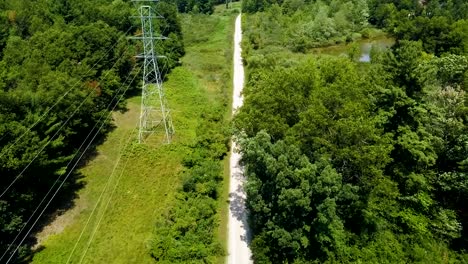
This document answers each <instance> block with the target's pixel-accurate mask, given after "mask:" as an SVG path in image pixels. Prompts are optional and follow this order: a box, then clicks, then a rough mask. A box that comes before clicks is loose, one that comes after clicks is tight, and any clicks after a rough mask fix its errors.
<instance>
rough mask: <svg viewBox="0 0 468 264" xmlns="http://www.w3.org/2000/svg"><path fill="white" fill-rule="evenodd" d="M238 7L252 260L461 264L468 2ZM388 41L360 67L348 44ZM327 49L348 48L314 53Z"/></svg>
mask: <svg viewBox="0 0 468 264" xmlns="http://www.w3.org/2000/svg"><path fill="white" fill-rule="evenodd" d="M351 7H352V8H351ZM242 9H243V11H244V12H245V13H246V14H245V15H244V16H245V18H244V22H243V29H244V42H243V53H244V54H243V58H244V63H245V64H246V66H247V73H248V76H247V84H246V87H245V89H244V96H245V104H244V106H243V107H242V108H241V109H240V112H239V114H238V115H237V117H236V118H235V120H234V127H235V135H236V137H237V140H238V142H239V144H240V149H239V151H240V152H241V153H242V157H243V159H242V163H243V165H244V166H245V173H246V177H247V183H246V192H247V207H248V210H249V212H250V215H249V223H250V227H251V229H252V236H253V238H252V242H251V248H252V253H253V260H254V262H255V263H466V262H467V261H468V255H467V253H466V250H467V249H468V240H467V238H468V233H467V230H468V214H467V209H466V207H465V206H466V204H467V202H468V195H467V194H468V189H467V186H468V185H467V184H468V174H467V173H468V137H467V135H468V96H467V91H468V3H467V2H466V1H463V0H449V1H440V0H427V1H395V0H384V1H379V0H368V1H366V0H349V1H345V0H323V1H305V0H284V1H272V0H268V1H267V0H266V1H254V0H244V1H243V3H242ZM381 34H385V35H386V36H389V37H392V38H394V39H395V44H394V45H393V46H392V47H391V48H389V49H383V48H378V47H373V48H372V49H371V51H370V62H360V61H359V60H358V59H357V57H356V56H355V53H356V50H354V48H355V46H354V45H353V42H355V41H359V40H363V39H367V38H370V39H372V38H373V37H375V36H377V35H381ZM331 45H342V46H345V47H348V51H347V52H343V53H342V54H340V55H338V56H332V55H326V54H322V55H314V54H315V53H314V51H316V50H317V49H318V48H319V49H321V48H323V47H328V46H331ZM346 45H347V46H346ZM358 52H359V51H358Z"/></svg>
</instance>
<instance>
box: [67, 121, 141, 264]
mask: <svg viewBox="0 0 468 264" xmlns="http://www.w3.org/2000/svg"><path fill="white" fill-rule="evenodd" d="M134 130H135V129H134ZM134 130H132V131H131V132H130V134H129V137H128V139H127V142H126V144H125V147H123V148H122V149H121V151H120V154H119V157H118V158H117V160H116V162H115V165H114V168H113V169H112V172H111V174H110V176H109V178H108V179H107V182H106V185H105V186H104V188H103V189H102V192H101V194H100V195H99V198H98V200H97V202H96V205H95V206H94V208H93V210H92V211H91V214H90V215H89V217H88V219H87V220H86V224H85V226H84V227H83V229H82V230H81V233H80V235H79V237H78V239H77V241H76V242H75V245H74V246H73V249H72V251H71V252H70V255H69V256H68V259H67V262H66V263H70V260H71V258H72V256H73V253H74V252H75V250H76V248H77V246H78V243H79V242H80V240H81V238H82V237H83V235H84V232H85V230H86V228H87V227H88V224H89V223H90V221H91V218H92V216H93V215H94V212H95V211H96V209H97V207H98V205H99V202H100V201H101V199H102V197H103V195H104V193H105V192H106V191H107V188H108V186H109V184H110V182H111V180H112V179H113V178H114V177H113V176H114V173H115V170H116V169H117V166H118V165H119V163H120V159H121V157H122V154H123V151H124V150H125V149H126V148H127V146H128V144H129V143H130V141H131V138H132V133H133V131H134ZM127 162H128V160H127ZM122 173H123V172H122ZM104 212H105V209H104Z"/></svg>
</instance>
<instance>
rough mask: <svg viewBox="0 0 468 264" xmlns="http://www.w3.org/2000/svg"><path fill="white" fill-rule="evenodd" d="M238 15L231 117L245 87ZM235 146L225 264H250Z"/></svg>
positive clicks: (231, 167) (242, 192) (243, 179)
mask: <svg viewBox="0 0 468 264" xmlns="http://www.w3.org/2000/svg"><path fill="white" fill-rule="evenodd" d="M241 41H242V29H241V15H239V16H238V17H237V18H236V29H235V33H234V81H233V85H234V92H233V98H232V99H233V100H232V109H233V113H235V112H236V110H237V109H238V108H239V107H241V106H242V104H243V98H242V95H241V93H242V88H243V87H244V66H243V65H242V57H241ZM235 150H236V144H235V142H233V143H232V148H231V159H230V169H231V177H230V185H229V226H228V230H229V234H228V237H229V238H228V239H229V241H228V261H227V263H228V264H249V263H253V262H252V260H251V259H250V258H251V255H252V253H251V251H250V248H249V242H250V232H249V229H248V224H247V212H246V209H245V198H246V195H245V192H244V188H243V184H244V181H245V178H244V174H243V170H242V167H241V166H240V165H239V160H240V154H239V153H237V152H236V151H235Z"/></svg>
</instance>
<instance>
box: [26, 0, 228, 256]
mask: <svg viewBox="0 0 468 264" xmlns="http://www.w3.org/2000/svg"><path fill="white" fill-rule="evenodd" d="M217 10H221V9H219V8H218V9H217ZM194 21H198V22H197V23H198V24H199V25H200V26H194V24H193V23H194ZM233 24H234V15H232V14H230V13H226V12H224V11H223V12H217V13H216V14H215V15H213V16H203V15H196V16H191V15H184V16H183V28H184V33H186V34H190V33H187V32H191V34H193V36H195V35H197V36H199V35H202V36H204V38H205V39H204V40H203V41H198V42H197V41H194V39H193V38H191V37H190V35H189V36H186V38H185V41H186V52H187V54H186V55H185V57H184V58H183V60H182V62H183V63H182V66H180V67H178V68H176V69H174V70H173V71H172V72H171V73H170V74H169V76H168V79H167V81H166V82H165V84H164V87H165V89H166V95H167V99H168V103H169V106H170V108H171V110H172V118H173V121H174V126H175V129H176V135H175V136H174V138H173V143H172V144H170V145H164V144H161V143H160V140H158V139H159V138H161V139H162V137H161V134H155V135H152V136H150V137H149V138H148V139H147V143H146V144H141V145H140V144H137V143H136V138H137V133H136V130H135V128H136V126H137V123H138V118H139V114H140V97H134V98H131V99H129V101H128V105H127V107H128V111H126V112H125V113H115V114H114V120H115V124H116V129H115V130H113V131H112V132H111V133H110V134H109V135H108V136H107V138H106V141H105V142H104V143H103V144H102V145H100V146H99V147H98V148H97V155H96V156H95V157H94V158H93V159H92V160H90V161H89V162H88V164H87V165H86V166H85V167H83V168H82V169H81V170H80V171H81V173H82V174H83V176H84V177H83V178H82V179H81V181H83V183H84V184H85V186H84V188H83V189H81V190H80V191H79V193H78V195H79V198H78V199H76V200H75V205H74V207H73V208H71V209H70V210H68V211H67V212H65V213H64V214H63V215H61V216H59V217H58V218H57V219H56V221H53V222H52V223H51V224H50V225H49V226H47V227H46V228H45V229H44V230H43V232H41V233H40V234H39V239H40V240H41V241H43V242H42V243H41V247H40V249H39V251H38V253H36V254H35V256H34V258H33V263H66V262H67V260H68V258H69V256H70V253H71V251H72V250H73V248H74V247H75V245H76V249H75V251H74V253H73V255H72V257H71V262H70V263H80V261H81V260H83V263H153V262H154V261H153V260H152V259H151V257H150V255H149V253H148V245H149V242H150V239H151V238H152V237H153V235H154V233H153V232H154V223H155V220H156V219H157V218H158V217H160V215H162V214H164V212H167V210H169V208H171V206H172V202H173V197H174V194H175V193H176V190H177V188H179V187H180V175H181V171H182V170H183V166H182V161H183V159H184V157H186V153H187V151H188V146H189V145H190V144H192V143H193V141H194V140H195V137H196V135H197V127H199V125H200V124H201V123H202V122H204V120H203V118H202V115H201V114H202V112H203V110H204V109H206V108H207V107H212V106H214V105H218V104H219V103H222V104H223V105H225V106H226V113H228V111H229V110H228V107H229V105H230V94H231V92H230V89H231V83H230V82H231V77H230V72H231V64H230V60H231V59H230V57H227V56H228V54H229V52H230V51H226V49H228V50H229V49H230V47H231V46H232V45H231V42H232V41H231V42H229V40H230V38H232V28H233ZM197 31H200V33H197ZM226 118H229V116H228V114H226ZM128 142H129V143H128ZM127 143H128V144H127ZM118 160H120V161H119V162H118V163H117V161H118ZM116 163H117V165H116ZM114 167H115V169H114ZM112 171H114V174H113V176H112V178H110V182H109V184H108V186H109V187H108V188H107V189H106V191H105V192H104V194H103V195H102V197H101V199H100V203H99V204H98V206H97V208H96V210H95V211H94V214H93V215H91V212H92V211H93V208H94V207H95V206H96V203H97V202H98V200H99V197H100V196H101V192H102V190H104V189H105V186H106V184H107V181H108V179H109V177H111V175H112ZM227 174H228V173H227ZM119 177H120V180H119ZM117 184H118V185H117ZM225 184H227V183H225ZM115 186H116V187H115ZM114 188H115V192H114V191H113V190H114ZM220 188H223V190H224V189H226V188H225V187H224V186H220ZM224 198H227V192H224ZM107 204H108V205H107ZM223 207H226V208H227V205H226V204H225V203H224V202H223V203H221V202H220V208H223ZM104 209H106V210H104ZM90 216H91V217H90ZM223 218H225V217H223V216H221V219H223ZM87 222H89V223H88V225H87V227H86V229H84V228H85V226H86V223H87ZM221 222H222V223H221V227H222V228H224V229H225V227H223V226H224V225H225V223H223V222H224V220H221ZM98 225H99V226H98ZM221 227H220V228H221ZM83 230H84V232H83V235H82V237H81V239H80V240H79V242H78V243H76V242H77V241H78V238H79V236H80V234H81V232H82V231H83ZM220 232H221V233H223V232H225V231H220ZM93 233H94V234H93ZM91 238H93V239H92V240H91ZM85 252H86V254H85Z"/></svg>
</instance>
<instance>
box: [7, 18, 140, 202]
mask: <svg viewBox="0 0 468 264" xmlns="http://www.w3.org/2000/svg"><path fill="white" fill-rule="evenodd" d="M132 28H133V26H130V28H129V29H128V30H127V31H126V32H125V33H124V34H123V35H122V36H121V37H120V38H119V39H118V40H117V41H116V43H115V44H114V45H113V46H112V47H110V48H109V49H108V50H107V51H106V53H105V54H104V56H102V57H101V58H100V59H99V60H98V61H97V62H96V63H95V64H94V65H93V66H92V67H91V69H89V70H88V71H87V72H86V74H88V73H90V72H91V71H92V70H93V69H94V68H95V67H96V66H97V65H98V63H99V62H101V60H103V59H104V58H105V57H106V56H107V55H108V54H109V52H110V51H111V50H113V49H114V48H115V47H116V46H117V45H118V44H119V40H120V39H122V38H124V37H125V36H126V35H127V34H128V32H130V30H131V29H132ZM127 49H128V48H127ZM119 59H120V58H119ZM83 79H84V77H83V78H81V79H80V80H78V81H77V82H76V83H75V84H74V85H73V86H72V87H71V88H70V89H69V90H68V91H66V92H65V93H64V94H63V95H62V96H61V97H60V98H59V99H58V100H57V101H55V103H54V104H53V105H52V106H51V107H49V108H48V109H47V110H46V111H45V112H44V114H42V116H40V117H39V120H37V121H36V122H35V123H34V124H32V125H31V126H30V127H29V128H28V129H27V130H26V131H25V132H24V133H23V134H22V135H21V136H19V137H18V138H17V139H16V140H15V142H13V143H12V144H10V146H8V147H7V148H6V149H4V150H3V151H2V153H0V158H1V157H3V156H4V155H5V154H6V153H7V152H8V151H9V150H10V149H11V148H12V147H13V146H15V145H16V143H18V142H19V141H20V140H21V139H22V138H23V137H24V136H25V135H26V134H27V133H28V132H29V131H31V129H33V128H34V127H35V126H36V125H37V124H39V122H41V121H42V119H44V117H46V116H47V114H49V112H50V111H51V110H52V109H53V108H55V107H56V106H57V105H58V104H59V103H60V102H61V101H62V100H63V99H64V98H65V97H66V96H67V95H68V94H69V93H70V92H71V91H72V90H73V89H74V88H75V87H76V86H77V85H78V84H80V83H81V81H83ZM2 138H3V137H2ZM2 195H3V194H2ZM0 198H1V196H0Z"/></svg>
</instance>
